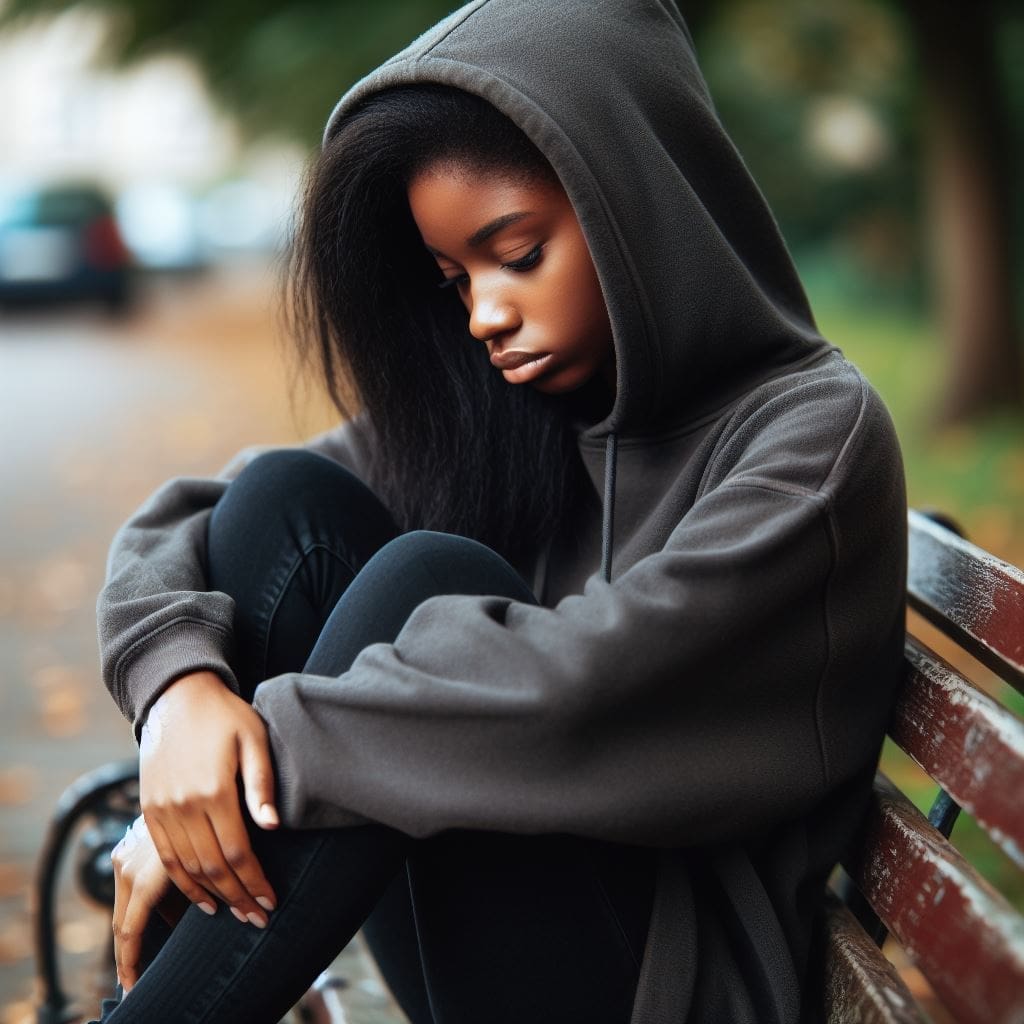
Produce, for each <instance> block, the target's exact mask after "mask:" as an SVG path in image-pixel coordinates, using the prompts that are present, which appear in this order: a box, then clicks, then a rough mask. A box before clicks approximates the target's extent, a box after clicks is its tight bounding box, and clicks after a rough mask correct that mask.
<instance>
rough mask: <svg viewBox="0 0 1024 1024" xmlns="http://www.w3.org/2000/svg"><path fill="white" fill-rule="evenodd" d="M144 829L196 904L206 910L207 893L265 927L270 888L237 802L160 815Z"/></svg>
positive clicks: (271, 900)
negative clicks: (210, 810)
mask: <svg viewBox="0 0 1024 1024" xmlns="http://www.w3.org/2000/svg"><path fill="white" fill-rule="evenodd" d="M150 832H151V834H152V836H153V842H154V843H155V844H156V847H157V849H158V850H159V851H160V859H161V862H162V863H163V866H164V869H165V870H166V871H167V874H168V875H169V876H170V878H171V880H172V881H173V882H174V884H175V885H176V886H178V888H179V889H181V891H182V892H183V893H184V894H185V895H186V896H187V897H188V898H189V899H190V900H192V902H193V903H197V904H199V905H200V909H202V910H207V907H209V909H208V910H207V912H208V913H209V912H210V911H212V909H213V907H212V905H210V903H209V896H207V895H206V893H211V894H213V895H214V896H216V897H218V898H219V899H221V900H223V902H225V903H226V904H227V905H228V907H229V908H230V910H231V913H232V914H234V916H235V917H236V918H238V920H239V921H242V922H248V923H249V924H252V925H255V926H256V927H257V928H263V927H265V925H266V923H267V911H270V910H272V909H273V908H274V906H275V905H276V900H275V898H274V891H273V889H272V888H271V885H270V883H269V882H268V881H267V879H266V876H265V875H264V874H263V869H262V868H261V867H260V865H259V862H258V861H257V859H256V855H255V854H254V853H253V851H252V846H251V845H250V843H249V835H248V833H247V832H246V829H245V823H244V821H243V819H242V815H241V809H240V807H239V806H238V804H237V802H235V803H234V804H233V805H232V804H231V803H230V802H228V806H227V807H222V808H220V813H219V814H217V815H215V816H213V817H210V816H208V815H207V814H203V813H202V812H198V813H190V814H189V815H188V816H187V817H185V818H173V817H163V816H162V817H161V818H160V820H159V821H151V822H150ZM203 901H206V903H207V907H203V906H202V902H203Z"/></svg>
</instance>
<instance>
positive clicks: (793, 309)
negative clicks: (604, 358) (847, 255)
mask: <svg viewBox="0 0 1024 1024" xmlns="http://www.w3.org/2000/svg"><path fill="white" fill-rule="evenodd" d="M427 82H430V83H439V84H445V85H450V86H455V87H457V88H461V89H464V90H466V91H467V92H471V93H475V94H477V95H479V96H481V97H483V98H484V99H486V100H488V101H489V102H490V103H492V104H493V105H494V106H495V107H497V108H498V109H499V110H501V111H502V113H504V114H505V115H506V116H507V117H509V118H510V119H511V120H512V121H513V122H514V123H515V124H516V125H518V126H519V127H520V128H521V129H522V130H523V131H524V132H525V133H526V134H527V135H528V136H529V138H530V139H531V140H532V141H533V142H534V144H535V145H536V146H537V147H538V148H539V149H540V151H541V152H542V153H543V154H544V155H545V156H546V157H547V159H548V161H549V162H550V163H551V165H552V167H553V168H554V169H555V171H556V173H557V174H558V176H559V178H560V179H561V181H562V184H563V186H564V188H565V190H566V192H567V194H568V196H569V198H570V200H571V202H572V204H573V207H574V208H575V210H576V214H577V216H578V218H579V221H580V224H581V226H582V228H583V232H584V234H585V236H586V238H587V242H588V244H589V246H590V251H591V255H592V257H593V259H594V263H595V266H596V268H597V273H598V278H599V280H600V282H601V287H602V290H603V292H604V296H605V301H606V304H607V306H608V311H609V316H610V319H611V323H612V329H613V335H614V343H615V353H616V366H617V389H616V399H615V403H614V406H613V408H612V410H611V412H610V413H609V415H608V416H607V418H606V419H605V420H603V421H601V422H600V423H597V424H595V425H594V426H593V427H592V428H591V429H590V430H588V431H587V433H588V434H589V435H590V436H601V435H603V434H607V433H609V432H613V431H614V432H616V433H618V434H620V435H621V434H627V433H646V432H648V431H657V430H660V429H664V428H665V427H668V426H675V425H679V424H682V423H687V422H693V421H695V420H698V419H701V418H703V417H705V416H707V415H708V414H709V413H713V412H715V411H717V410H719V409H722V408H724V407H725V406H727V405H728V404H729V403H730V402H731V401H732V400H734V399H735V398H736V397H737V396H739V395H741V394H743V393H745V392H746V391H748V390H749V389H750V388H752V387H753V386H755V385H756V384H758V383H759V382H760V381H762V380H765V379H766V378H768V377H770V376H773V375H774V374H775V373H777V372H779V371H780V370H781V369H782V368H783V367H788V366H791V365H792V364H793V363H795V362H799V361H801V360H803V359H805V358H808V357H809V356H814V355H820V354H821V353H822V351H823V350H825V349H827V348H831V346H829V345H827V343H826V342H825V341H823V340H822V338H821V337H820V336H819V335H818V333H817V330H816V328H815V325H814V320H813V317H812V315H811V312H810V309H809V306H808V304H807V300H806V297H805V295H804V292H803V289H802V287H801V285H800V282H799V280H798V278H797V275H796V272H795V269H794V267H793V264H792V261H791V260H790V257H789V254H788V252H787V251H786V247H785V244H784V243H783V241H782V238H781V236H780V234H779V231H778V227H777V225H776V223H775V220H774V218H773V217H772V214H771V212H770V211H769V209H768V207H767V204H766V203H765V201H764V199H763V197H762V195H761V193H760V191H759V190H758V188H757V186H756V185H755V184H754V182H753V180H752V179H751V177H750V175H749V174H748V172H747V169H746V167H745V166H744V163H743V160H742V159H741V157H740V156H739V154H738V152H737V151H736V148H735V147H734V146H733V144H732V142H731V141H730V139H729V138H728V136H727V135H726V133H725V131H724V129H723V128H722V125H721V123H720V122H719V120H718V117H717V115H716V113H715V110H714V107H713V105H712V102H711V98H710V96H709V94H708V90H707V86H706V84H705V82H704V79H703V77H702V75H701V72H700V69H699V68H698V66H697V60H696V56H695V53H694V48H693V42H692V40H691V38H690V34H689V32H688V30H687V28H686V25H685V23H684V22H683V19H682V16H681V15H680V13H679V11H678V9H677V8H676V6H675V3H674V2H673V0H559V2H558V3H553V2H552V0H475V2H473V3H470V4H467V5H466V6H465V7H462V8H460V9H459V10H458V11H456V12H454V13H453V14H451V15H450V16H449V17H448V18H446V19H445V20H444V21H442V22H441V23H440V24H438V25H436V26H435V27H434V28H433V29H431V30H430V31H429V32H427V33H425V34H424V35H422V36H421V37H420V38H419V39H417V40H416V41H415V42H413V43H412V44H411V45H410V46H409V47H407V48H406V49H405V50H403V51H402V52H401V53H399V54H398V55H396V56H395V57H393V58H392V59H391V60H389V61H388V62H387V63H385V64H383V65H382V66H381V67H379V68H378V69H377V70H376V71H374V72H372V73H371V74H370V75H368V76H367V77H366V78H364V79H363V80H362V81H360V82H358V83H357V84H356V85H355V86H354V87H353V88H352V89H350V90H349V91H348V92H347V93H346V94H345V95H344V96H343V97H342V99H341V100H340V102H339V103H338V105H337V106H336V107H335V109H334V111H333V113H332V114H331V117H330V119H329V121H328V124H327V128H326V132H325V139H328V138H330V136H331V134H332V132H333V131H334V130H335V128H336V127H337V126H338V125H339V124H340V123H341V121H342V120H343V119H344V118H345V116H346V115H347V114H348V113H349V112H351V111H352V110H353V109H355V108H356V107H357V106H358V105H359V103H360V102H361V101H362V100H364V99H365V98H367V97H368V96H369V95H371V94H373V93H375V92H378V91H380V90H383V89H387V88H391V87H394V86H400V85H411V84H416V83H427Z"/></svg>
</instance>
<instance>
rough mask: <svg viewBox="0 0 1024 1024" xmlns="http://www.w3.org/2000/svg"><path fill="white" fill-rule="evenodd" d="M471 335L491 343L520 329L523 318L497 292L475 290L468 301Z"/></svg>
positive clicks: (485, 289) (484, 289)
mask: <svg viewBox="0 0 1024 1024" xmlns="http://www.w3.org/2000/svg"><path fill="white" fill-rule="evenodd" d="M467 305H468V306H469V333H470V334H472V335H473V337H474V338H476V339H477V340H478V341H490V340H491V339H492V338H496V337H498V335H501V334H508V332H509V331H514V330H515V329H516V328H517V327H519V325H520V323H521V322H522V321H521V318H520V316H519V312H518V310H517V309H516V307H515V306H514V305H513V304H512V303H511V302H509V301H508V299H507V298H506V297H504V296H502V295H501V294H500V293H498V292H496V291H492V290H490V289H487V288H479V289H477V288H474V289H473V290H472V292H471V294H470V295H469V297H468V299H467Z"/></svg>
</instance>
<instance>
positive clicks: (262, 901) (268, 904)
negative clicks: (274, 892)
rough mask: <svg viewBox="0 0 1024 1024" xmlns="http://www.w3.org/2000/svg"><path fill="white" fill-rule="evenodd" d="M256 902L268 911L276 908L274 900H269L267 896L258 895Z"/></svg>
mask: <svg viewBox="0 0 1024 1024" xmlns="http://www.w3.org/2000/svg"><path fill="white" fill-rule="evenodd" d="M256 902H257V903H258V904H259V905H260V906H261V907H262V908H263V909H264V910H266V911H270V910H273V909H274V901H273V900H268V899H267V897H266V896H257V897H256Z"/></svg>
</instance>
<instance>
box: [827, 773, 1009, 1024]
mask: <svg viewBox="0 0 1024 1024" xmlns="http://www.w3.org/2000/svg"><path fill="white" fill-rule="evenodd" d="M844 867H845V868H846V870H847V871H848V872H849V874H850V876H851V877H852V878H853V880H854V881H855V882H856V884H857V886H858V887H859V888H860V890H861V892H863V893H864V895H865V896H866V897H867V899H868V901H869V902H870V903H871V905H872V907H874V909H875V911H876V912H877V913H878V915H879V917H880V918H881V919H882V921H883V922H884V923H885V925H886V927H887V928H888V929H889V930H890V931H891V932H892V933H893V935H895V936H896V938H897V939H898V940H899V941H900V943H901V944H902V945H903V948H904V949H905V950H906V951H907V953H908V954H909V955H910V956H911V958H912V959H913V960H914V961H915V962H916V963H917V965H918V967H919V968H920V969H921V971H922V973H923V974H924V975H925V977H927V979H928V980H929V982H930V983H931V985H932V987H933V989H934V990H935V992H936V994H937V995H938V997H939V999H941V1000H942V1002H943V1004H944V1005H945V1006H947V1007H948V1008H949V1010H950V1011H951V1012H952V1013H953V1014H954V1015H955V1016H956V1018H957V1020H958V1021H961V1022H962V1024H1022V1022H1024V917H1021V915H1020V914H1018V913H1017V912H1016V911H1015V910H1014V909H1013V908H1012V907H1011V906H1010V905H1009V903H1007V901H1006V900H1005V899H1004V898H1003V897H1002V896H1001V895H1000V894H999V893H998V892H996V890H995V889H993V888H992V886H990V885H989V884H988V883H987V882H986V881H985V880H984V879H982V878H981V877H980V876H979V875H978V873H977V872H976V871H975V870H974V869H973V868H972V867H971V866H970V865H969V864H968V863H967V861H966V860H964V858H963V857H962V856H961V855H960V854H959V853H958V852H957V851H956V850H955V849H954V848H953V847H952V846H951V845H950V844H949V842H948V841H947V840H946V839H944V838H943V837H942V836H941V835H940V834H939V832H938V831H937V830H936V829H934V828H933V827H932V826H931V825H929V824H928V822H927V820H926V819H925V818H924V816H923V815H922V814H921V813H920V811H918V810H917V808H915V807H914V806H913V805H912V804H911V803H910V801H909V800H907V798H906V797H905V796H904V795H903V794H902V793H900V792H899V790H897V789H896V787H895V786H893V784H892V783H891V782H889V780H888V779H886V778H885V777H884V776H883V775H881V774H880V773H879V775H878V776H877V777H876V782H875V792H874V800H873V803H872V807H871V809H870V810H869V813H868V815H867V818H866V821H865V828H864V831H863V834H862V845H860V846H859V848H858V850H855V851H853V852H852V853H851V855H850V857H848V858H847V859H846V860H844Z"/></svg>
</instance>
